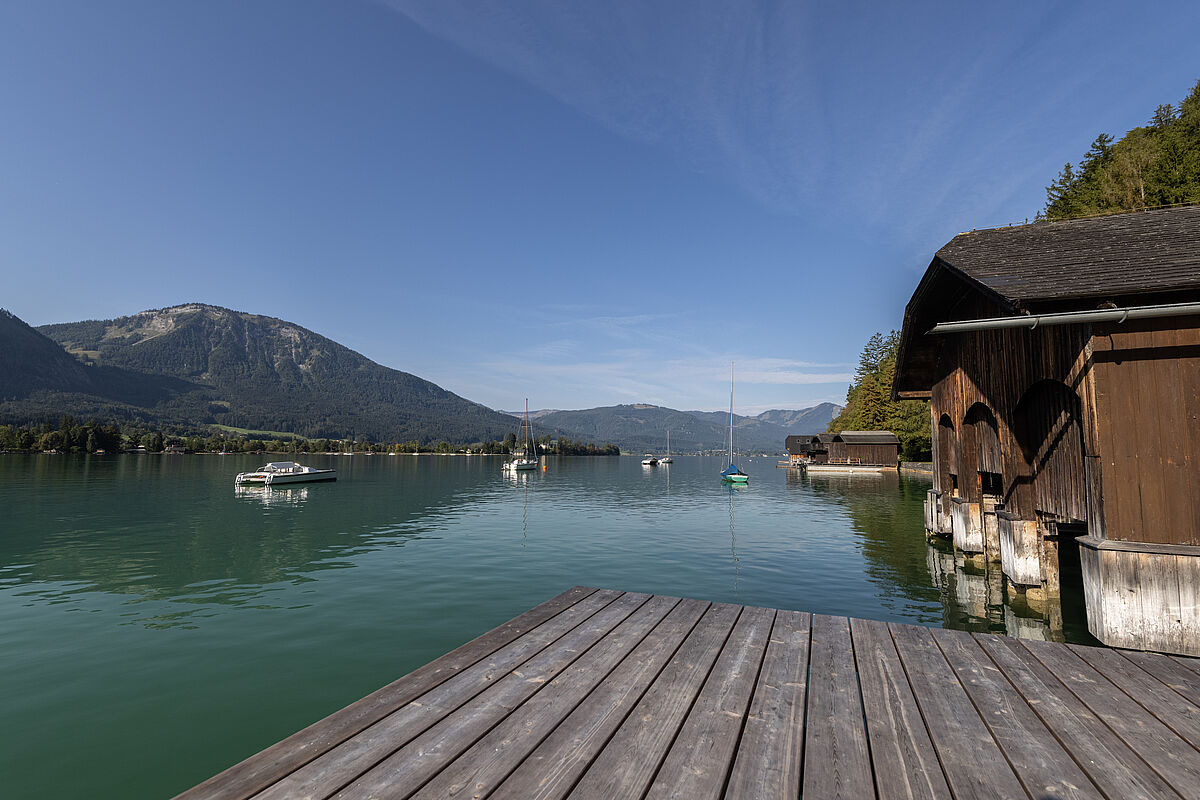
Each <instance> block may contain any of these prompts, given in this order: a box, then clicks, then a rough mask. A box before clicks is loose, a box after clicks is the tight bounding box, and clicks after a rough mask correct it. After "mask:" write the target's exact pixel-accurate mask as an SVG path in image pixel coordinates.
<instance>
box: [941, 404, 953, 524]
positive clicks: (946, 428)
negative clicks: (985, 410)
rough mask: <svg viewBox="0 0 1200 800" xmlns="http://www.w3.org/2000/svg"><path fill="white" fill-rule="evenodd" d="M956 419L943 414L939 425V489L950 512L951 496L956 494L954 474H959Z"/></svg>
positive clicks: (946, 509) (944, 504) (945, 506)
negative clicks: (957, 468) (957, 469)
mask: <svg viewBox="0 0 1200 800" xmlns="http://www.w3.org/2000/svg"><path fill="white" fill-rule="evenodd" d="M955 437H956V433H955V430H954V421H953V420H952V419H950V415H949V414H942V416H941V419H939V420H938V426H937V479H938V491H940V492H941V493H942V502H943V506H944V510H945V511H946V513H949V508H950V497H952V496H953V495H954V493H955V492H954V488H955V487H954V483H955V478H954V476H955V475H956V474H957V473H956V472H955V470H956V466H955V465H956V463H957V461H956V459H957V457H958V456H957V454H956V450H957V446H956V445H957V441H956V438H955Z"/></svg>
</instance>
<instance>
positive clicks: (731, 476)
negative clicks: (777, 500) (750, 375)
mask: <svg viewBox="0 0 1200 800" xmlns="http://www.w3.org/2000/svg"><path fill="white" fill-rule="evenodd" d="M721 480H723V481H725V482H726V483H749V482H750V476H749V475H747V474H746V473H744V472H742V468H741V467H739V466H738V465H737V464H735V463H733V364H732V363H730V365H729V466H728V467H726V468H725V469H723V470H721Z"/></svg>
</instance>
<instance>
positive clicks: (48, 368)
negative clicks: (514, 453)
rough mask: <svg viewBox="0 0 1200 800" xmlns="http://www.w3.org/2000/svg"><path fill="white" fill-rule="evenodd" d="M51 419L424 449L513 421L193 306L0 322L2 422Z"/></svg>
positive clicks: (295, 330)
mask: <svg viewBox="0 0 1200 800" xmlns="http://www.w3.org/2000/svg"><path fill="white" fill-rule="evenodd" d="M64 348H65V349H64ZM63 414H70V415H72V416H74V417H77V418H81V419H86V420H98V421H102V422H119V423H120V424H122V425H126V424H133V425H135V426H153V427H160V428H171V429H178V430H185V431H188V432H204V431H207V430H209V429H211V428H212V427H213V426H226V427H230V428H239V429H249V430H265V431H277V432H282V433H284V434H295V435H298V436H301V437H307V438H336V439H341V438H345V437H348V436H352V435H353V436H358V437H362V438H367V439H370V440H372V441H376V442H379V441H391V442H402V441H408V440H413V441H415V442H420V443H423V444H429V443H436V442H439V441H442V440H446V441H449V442H453V443H470V442H479V441H484V442H486V441H493V440H498V439H502V438H504V436H505V435H506V434H507V433H510V432H511V431H513V430H515V429H516V428H517V427H518V425H519V422H518V421H517V420H515V419H513V418H512V417H509V416H507V415H504V414H499V413H497V412H495V411H492V410H491V409H488V408H485V407H484V406H481V405H479V404H478V403H472V402H470V401H468V400H465V399H463V398H461V397H459V396H457V395H455V394H452V393H451V392H448V391H446V390H444V389H442V388H441V387H439V386H436V385H434V384H432V383H430V382H429V381H426V380H422V379H421V378H419V377H417V376H416V375H411V374H409V373H406V372H401V371H399V370H394V369H389V368H387V367H384V366H381V365H379V364H376V363H375V362H373V361H371V360H369V359H367V358H365V357H364V356H362V355H360V354H358V353H356V352H354V351H352V350H350V349H348V348H346V347H343V346H342V345H340V344H338V343H337V342H334V341H332V340H330V339H327V338H325V337H323V336H320V335H318V334H316V333H313V332H312V331H309V330H306V329H305V328H302V327H300V326H298V325H294V324H292V323H289V322H285V321H283V320H279V319H274V318H272V317H264V316H258V315H254V314H247V313H243V312H238V311H231V310H229V309H224V308H218V307H215V306H208V305H202V304H198V303H197V304H189V305H183V306H175V307H173V308H166V309H160V310H157V311H145V312H142V313H140V314H135V315H133V316H129V317H120V318H118V319H112V320H93V321H87V322H77V323H64V324H60V325H46V326H42V327H41V328H40V329H38V330H34V329H32V328H30V327H29V326H28V325H25V324H24V323H23V322H21V321H20V320H18V319H17V318H16V317H13V316H12V315H10V314H5V315H2V316H0V423H11V424H15V425H18V426H21V425H26V424H28V423H39V424H40V423H42V422H45V421H53V420H57V419H58V418H59V416H60V415H63Z"/></svg>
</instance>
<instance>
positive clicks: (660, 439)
mask: <svg viewBox="0 0 1200 800" xmlns="http://www.w3.org/2000/svg"><path fill="white" fill-rule="evenodd" d="M840 410H841V407H840V406H837V405H834V404H833V403H821V404H820V405H817V406H814V407H812V408H806V409H801V410H798V411H783V410H774V411H765V412H763V413H762V414H759V415H758V416H756V417H744V416H739V415H737V414H735V415H734V438H735V440H736V441H735V444H736V447H737V449H738V450H742V451H747V450H749V451H759V452H777V451H779V450H782V449H783V443H784V440H785V439H786V438H787V437H788V436H791V435H804V434H815V433H822V432H824V430H825V427H826V426H827V425H828V424H829V421H830V420H832V419H833V417H834V416H835V415H836V414H837V413H838V412H839V411H840ZM533 415H534V414H533V412H532V411H531V412H530V417H533ZM776 420H779V421H776ZM538 422H540V425H541V426H552V427H555V428H558V429H560V430H563V431H567V432H569V435H573V436H579V437H581V438H585V439H591V440H594V441H603V442H613V443H614V444H617V445H620V447H621V449H622V450H623V451H627V452H662V451H663V450H664V449H665V448H666V438H667V431H668V430H669V431H670V432H671V450H672V451H673V452H677V453H684V452H696V451H703V450H722V449H724V448H725V447H726V446H727V442H728V437H729V413H728V412H726V411H677V410H675V409H673V408H664V407H662V406H653V405H646V404H642V403H638V404H631V405H617V406H605V407H601V408H589V409H583V410H580V411H551V412H544V413H541V414H540V415H539V417H538ZM781 423H782V424H781Z"/></svg>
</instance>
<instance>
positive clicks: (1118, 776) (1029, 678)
mask: <svg viewBox="0 0 1200 800" xmlns="http://www.w3.org/2000/svg"><path fill="white" fill-rule="evenodd" d="M975 641H976V642H978V643H979V646H980V647H981V648H983V650H984V652H986V653H987V654H988V656H989V657H990V658H991V659H992V662H993V663H995V664H996V666H998V667H1000V669H1001V671H1002V672H1004V674H1005V676H1006V677H1007V678H1008V680H1009V683H1011V684H1012V685H1013V686H1015V687H1016V689H1017V691H1018V692H1020V693H1021V696H1022V697H1024V698H1025V700H1026V702H1028V703H1029V706H1030V707H1031V708H1032V709H1033V710H1034V712H1035V713H1036V714H1037V715H1038V717H1039V718H1041V720H1042V721H1043V722H1044V723H1045V724H1046V726H1047V727H1048V728H1050V730H1052V731H1054V735H1055V737H1056V738H1057V739H1058V740H1059V742H1060V743H1062V746H1063V748H1064V749H1066V751H1067V752H1068V753H1070V754H1071V756H1072V758H1074V759H1075V762H1076V763H1077V764H1079V766H1080V767H1082V768H1083V771H1084V772H1085V773H1087V774H1088V776H1089V777H1091V779H1092V781H1093V782H1094V783H1095V784H1096V785H1097V786H1101V787H1103V788H1104V791H1105V793H1106V794H1107V795H1108V796H1109V797H1110V798H1144V799H1145V800H1150V799H1151V798H1163V797H1171V796H1174V794H1175V793H1174V792H1172V791H1171V787H1170V786H1168V785H1167V783H1166V782H1165V781H1164V780H1163V779H1162V778H1160V777H1159V776H1158V774H1157V773H1155V772H1154V771H1153V770H1152V769H1150V768H1149V767H1148V766H1147V765H1146V763H1145V762H1144V761H1142V760H1141V759H1140V758H1138V757H1137V755H1136V754H1135V753H1134V752H1133V751H1132V750H1130V749H1129V746H1128V745H1126V744H1125V743H1124V742H1123V741H1121V739H1120V737H1118V736H1117V735H1116V734H1115V733H1113V732H1112V731H1111V730H1109V728H1108V726H1107V725H1105V724H1104V723H1103V722H1101V721H1100V719H1099V718H1098V717H1097V716H1096V715H1095V714H1093V713H1092V712H1091V711H1090V710H1089V709H1088V707H1087V706H1085V705H1084V704H1083V703H1081V702H1080V701H1079V698H1077V697H1076V696H1075V695H1073V694H1072V693H1071V692H1070V691H1068V690H1067V688H1066V687H1065V686H1063V685H1062V683H1060V682H1059V681H1058V679H1057V678H1055V677H1054V675H1053V673H1051V672H1050V670H1048V669H1046V667H1045V665H1044V664H1042V663H1041V662H1040V661H1038V660H1037V659H1036V658H1034V657H1033V654H1032V653H1030V652H1029V651H1028V650H1026V649H1025V648H1024V647H1022V646H1021V644H1020V643H1019V642H1018V641H1016V640H1015V639H1009V638H1007V637H1004V636H987V635H983V634H977V635H976V636H975Z"/></svg>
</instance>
